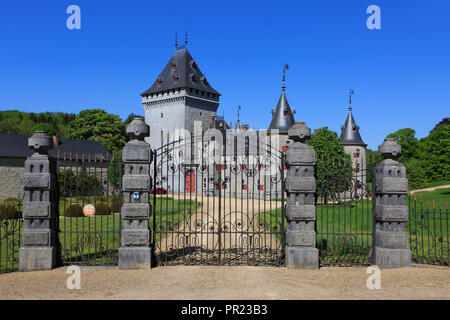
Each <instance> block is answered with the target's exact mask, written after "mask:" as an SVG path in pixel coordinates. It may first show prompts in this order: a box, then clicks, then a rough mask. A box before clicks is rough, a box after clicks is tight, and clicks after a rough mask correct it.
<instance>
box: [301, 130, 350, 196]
mask: <svg viewBox="0 0 450 320" xmlns="http://www.w3.org/2000/svg"><path fill="white" fill-rule="evenodd" d="M306 143H307V144H308V145H310V146H312V147H313V148H314V150H315V151H316V155H317V164H316V179H317V194H318V195H319V196H322V197H324V198H325V201H326V199H327V198H328V197H329V196H333V195H335V194H336V193H338V192H342V191H345V190H348V188H350V185H351V175H352V171H351V164H350V156H349V155H348V154H346V153H345V152H344V145H343V144H342V141H341V139H340V138H339V136H338V134H337V133H336V132H334V131H331V130H329V129H328V127H323V128H320V129H318V130H316V131H315V132H314V134H313V135H312V136H311V139H309V140H308V141H307V142H306Z"/></svg>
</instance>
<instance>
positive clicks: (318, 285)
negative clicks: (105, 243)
mask: <svg viewBox="0 0 450 320" xmlns="http://www.w3.org/2000/svg"><path fill="white" fill-rule="evenodd" d="M93 269H94V270H93ZM68 276H69V275H68V274H66V270H65V268H60V269H56V270H52V271H39V272H27V273H19V272H15V273H10V274H3V275H0V299H158V300H171V299H201V300H204V299H263V300H266V299H450V268H447V267H412V268H404V269H386V270H382V271H381V289H380V290H369V289H368V288H367V286H366V282H367V277H368V274H367V273H366V269H365V268H322V269H320V270H291V269H287V268H275V267H184V266H179V267H160V268H154V269H151V270H130V271H128V270H117V268H109V269H105V268H103V269H100V270H95V268H88V269H83V268H82V271H81V289H80V290H69V289H67V288H66V281H67V278H68Z"/></svg>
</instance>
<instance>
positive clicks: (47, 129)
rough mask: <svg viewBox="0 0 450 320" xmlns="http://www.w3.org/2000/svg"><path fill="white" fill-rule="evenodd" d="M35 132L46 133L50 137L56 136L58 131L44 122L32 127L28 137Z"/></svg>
mask: <svg viewBox="0 0 450 320" xmlns="http://www.w3.org/2000/svg"><path fill="white" fill-rule="evenodd" d="M37 130H41V131H45V132H47V134H48V135H49V136H50V137H52V136H56V135H58V129H56V128H55V126H54V125H53V124H50V123H46V122H41V123H38V124H36V125H35V126H33V127H32V128H31V130H30V132H29V135H30V136H31V135H32V134H33V133H34V132H35V131H37Z"/></svg>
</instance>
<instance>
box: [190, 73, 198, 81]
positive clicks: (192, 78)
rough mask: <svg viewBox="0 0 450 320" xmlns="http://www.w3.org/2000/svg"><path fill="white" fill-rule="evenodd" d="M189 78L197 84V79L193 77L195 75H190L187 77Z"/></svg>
mask: <svg viewBox="0 0 450 320" xmlns="http://www.w3.org/2000/svg"><path fill="white" fill-rule="evenodd" d="M189 78H191V81H192V82H197V78H196V77H195V74H193V73H191V74H190V75H189Z"/></svg>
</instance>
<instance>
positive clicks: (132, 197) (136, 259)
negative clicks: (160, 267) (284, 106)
mask: <svg viewBox="0 0 450 320" xmlns="http://www.w3.org/2000/svg"><path fill="white" fill-rule="evenodd" d="M149 132H150V128H149V126H148V125H147V124H146V123H145V122H144V119H143V118H140V117H136V118H134V119H133V121H131V123H130V124H129V125H128V126H127V134H128V135H129V136H131V137H133V138H134V139H133V140H131V141H130V142H128V143H127V144H126V145H125V147H124V148H123V151H122V160H123V162H124V164H125V172H124V175H123V177H122V191H123V197H124V203H123V205H122V209H121V215H122V219H123V230H122V235H121V245H120V249H119V269H148V268H150V267H151V250H150V229H149V218H150V215H151V205H150V203H149V191H150V189H151V187H152V180H151V177H150V164H151V162H152V156H153V154H152V150H151V148H150V145H149V144H148V143H147V142H145V141H144V139H145V138H146V137H148V135H149Z"/></svg>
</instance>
